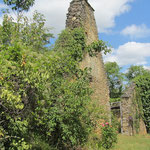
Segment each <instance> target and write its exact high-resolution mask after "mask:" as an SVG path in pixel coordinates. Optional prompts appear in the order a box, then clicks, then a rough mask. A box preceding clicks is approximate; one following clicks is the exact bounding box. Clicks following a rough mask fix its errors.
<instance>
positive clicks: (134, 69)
mask: <svg viewBox="0 0 150 150" xmlns="http://www.w3.org/2000/svg"><path fill="white" fill-rule="evenodd" d="M147 72H148V71H147V70H145V69H144V68H143V66H136V65H131V66H130V68H128V72H127V73H126V74H125V76H126V78H127V79H128V81H132V80H133V79H134V78H136V77H137V76H139V75H144V74H146V73H147Z"/></svg>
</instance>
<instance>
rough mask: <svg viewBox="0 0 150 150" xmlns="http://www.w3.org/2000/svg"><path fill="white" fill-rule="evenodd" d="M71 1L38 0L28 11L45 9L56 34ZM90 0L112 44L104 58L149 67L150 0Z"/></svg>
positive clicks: (100, 28)
mask: <svg viewBox="0 0 150 150" xmlns="http://www.w3.org/2000/svg"><path fill="white" fill-rule="evenodd" d="M70 1H71V0H35V5H34V6H33V7H32V8H31V10H30V11H29V12H28V13H27V15H28V16H31V15H32V13H33V11H34V10H38V11H39V12H41V13H43V14H44V15H45V17H46V20H47V22H46V26H47V27H53V29H52V30H51V32H53V33H54V34H55V35H57V34H58V33H60V32H61V30H63V29H64V28H65V20H66V13H67V9H68V7H69V3H70ZM0 2H2V0H0ZM89 3H90V4H91V5H92V6H93V8H94V9H95V18H96V22H97V26H98V31H99V37H100V39H102V40H104V41H107V42H108V43H109V44H110V45H111V46H112V47H113V48H112V53H111V54H109V55H107V56H105V57H104V61H116V62H117V63H118V64H119V65H120V66H122V67H123V68H127V67H129V66H130V65H143V66H145V67H146V68H150V15H149V14H150V9H149V6H150V0H89ZM0 7H1V8H2V7H4V6H3V5H2V4H0ZM12 15H13V14H12ZM1 21H2V17H1V18H0V22H1Z"/></svg>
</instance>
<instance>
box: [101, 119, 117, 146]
mask: <svg viewBox="0 0 150 150" xmlns="http://www.w3.org/2000/svg"><path fill="white" fill-rule="evenodd" d="M116 142H117V133H116V130H115V128H113V127H112V126H110V125H109V123H108V122H106V123H105V124H102V141H101V143H100V145H101V146H102V147H103V148H105V149H111V148H112V147H113V146H114V144H115V143H116Z"/></svg>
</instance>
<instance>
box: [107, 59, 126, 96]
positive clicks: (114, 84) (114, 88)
mask: <svg viewBox="0 0 150 150" xmlns="http://www.w3.org/2000/svg"><path fill="white" fill-rule="evenodd" d="M105 70H106V74H107V78H108V82H109V90H110V98H120V96H121V94H122V90H123V74H122V73H121V67H119V65H118V64H117V63H116V62H107V63H105Z"/></svg>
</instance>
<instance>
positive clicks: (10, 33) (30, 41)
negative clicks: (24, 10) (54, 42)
mask: <svg viewBox="0 0 150 150" xmlns="http://www.w3.org/2000/svg"><path fill="white" fill-rule="evenodd" d="M18 19H19V21H20V22H22V23H15V22H13V18H12V17H11V16H10V15H8V14H5V15H4V19H3V25H2V26H0V44H1V45H3V44H4V45H14V44H15V43H16V42H17V43H20V44H21V45H23V46H30V47H32V49H33V50H35V51H44V50H47V49H48V48H47V47H46V45H47V44H49V41H50V40H49V39H50V38H51V37H53V35H52V34H50V33H49V29H48V28H46V27H45V18H44V16H43V15H41V14H40V13H38V12H36V11H35V12H34V14H33V18H32V20H29V19H28V18H27V17H25V16H20V17H19V18H18Z"/></svg>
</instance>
